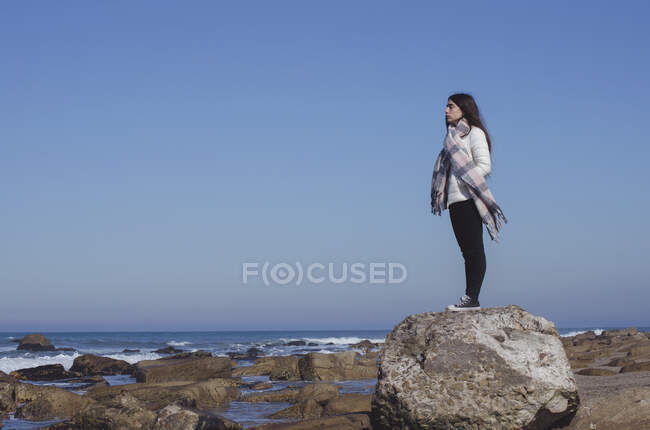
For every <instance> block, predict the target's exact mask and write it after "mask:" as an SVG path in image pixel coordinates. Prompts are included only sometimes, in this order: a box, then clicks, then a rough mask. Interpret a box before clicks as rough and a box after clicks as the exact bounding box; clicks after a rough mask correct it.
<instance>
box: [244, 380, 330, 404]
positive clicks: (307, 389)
mask: <svg viewBox="0 0 650 430" xmlns="http://www.w3.org/2000/svg"><path fill="white" fill-rule="evenodd" d="M340 389H341V386H339V385H335V384H322V383H319V384H309V385H305V386H304V387H301V388H285V389H282V390H275V391H267V392H262V393H250V394H248V395H246V396H243V397H242V401H244V402H289V403H298V402H300V401H306V400H308V399H311V400H314V401H316V402H319V403H320V402H324V401H326V400H329V399H333V398H336V397H338V396H339V390H340Z"/></svg>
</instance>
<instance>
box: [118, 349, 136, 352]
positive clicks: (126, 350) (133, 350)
mask: <svg viewBox="0 0 650 430" xmlns="http://www.w3.org/2000/svg"><path fill="white" fill-rule="evenodd" d="M122 352H140V350H139V349H128V348H124V349H123V350H122Z"/></svg>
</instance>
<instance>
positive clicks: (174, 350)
mask: <svg viewBox="0 0 650 430" xmlns="http://www.w3.org/2000/svg"><path fill="white" fill-rule="evenodd" d="M154 352H157V353H159V354H176V353H178V352H184V350H183V349H177V348H174V347H173V346H168V347H165V348H159V349H157V350H155V351H154Z"/></svg>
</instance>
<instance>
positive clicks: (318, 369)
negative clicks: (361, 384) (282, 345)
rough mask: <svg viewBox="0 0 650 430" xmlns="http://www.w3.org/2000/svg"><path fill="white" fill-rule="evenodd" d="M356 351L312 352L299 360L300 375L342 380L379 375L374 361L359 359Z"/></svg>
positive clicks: (319, 378) (311, 379) (311, 378)
mask: <svg viewBox="0 0 650 430" xmlns="http://www.w3.org/2000/svg"><path fill="white" fill-rule="evenodd" d="M359 357H360V355H359V353H357V352H355V351H344V352H337V353H334V354H323V353H319V352H311V353H309V354H307V355H306V356H304V357H302V358H301V359H300V360H299V361H298V368H299V369H300V376H301V378H302V379H303V380H305V381H341V380H350V379H372V378H376V377H377V366H376V364H375V363H373V362H367V361H359V360H358V358H359Z"/></svg>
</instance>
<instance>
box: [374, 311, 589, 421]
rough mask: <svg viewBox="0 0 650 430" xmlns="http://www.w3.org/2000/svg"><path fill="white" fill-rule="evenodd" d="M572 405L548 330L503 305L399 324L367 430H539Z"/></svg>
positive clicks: (573, 389) (563, 361) (557, 345)
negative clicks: (491, 429)
mask: <svg viewBox="0 0 650 430" xmlns="http://www.w3.org/2000/svg"><path fill="white" fill-rule="evenodd" d="M578 404H579V397H578V391H577V386H576V381H575V378H574V376H573V373H572V371H571V368H570V367H569V362H568V359H567V356H566V353H565V351H564V348H563V345H562V342H561V340H560V337H559V334H558V332H557V329H556V328H555V325H554V324H553V323H552V322H550V321H548V320H546V319H544V318H542V317H538V316H534V315H532V314H530V313H528V312H526V311H525V310H524V309H522V308H520V307H518V306H514V305H510V306H506V307H499V308H486V309H481V310H478V311H473V312H429V313H422V314H417V315H412V316H409V317H407V318H406V319H405V320H404V321H402V322H401V323H400V324H398V325H397V326H396V327H395V329H394V330H393V331H392V332H391V333H390V334H389V335H388V337H387V339H386V343H385V345H384V349H383V351H382V353H381V363H380V366H379V378H378V383H377V388H376V390H375V393H374V395H373V399H372V412H371V417H372V421H373V429H374V430H384V429H402V428H417V429H449V430H451V429H469V428H495V429H496V428H498V429H500V430H510V429H512V430H514V429H517V430H519V429H521V428H535V429H538V428H539V429H545V428H548V427H550V426H551V425H552V424H553V423H557V422H560V421H561V420H563V419H570V417H572V416H573V415H574V414H575V412H576V410H577V408H578Z"/></svg>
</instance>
